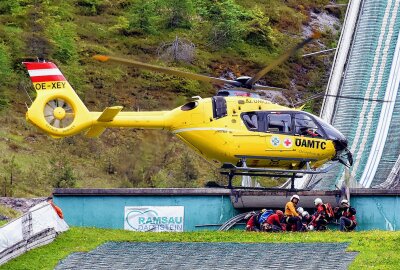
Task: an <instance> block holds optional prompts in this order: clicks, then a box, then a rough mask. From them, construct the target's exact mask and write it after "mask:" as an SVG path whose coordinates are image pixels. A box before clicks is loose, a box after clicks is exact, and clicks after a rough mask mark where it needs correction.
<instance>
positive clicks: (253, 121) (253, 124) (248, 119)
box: [242, 113, 258, 131]
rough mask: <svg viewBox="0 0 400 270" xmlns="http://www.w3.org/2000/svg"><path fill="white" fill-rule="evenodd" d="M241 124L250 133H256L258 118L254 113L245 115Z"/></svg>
mask: <svg viewBox="0 0 400 270" xmlns="http://www.w3.org/2000/svg"><path fill="white" fill-rule="evenodd" d="M242 119H243V122H244V123H245V125H246V127H247V128H248V129H249V130H251V131H258V116H257V114H255V113H246V114H243V115H242Z"/></svg>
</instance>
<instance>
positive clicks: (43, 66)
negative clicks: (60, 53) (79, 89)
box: [24, 62, 67, 90]
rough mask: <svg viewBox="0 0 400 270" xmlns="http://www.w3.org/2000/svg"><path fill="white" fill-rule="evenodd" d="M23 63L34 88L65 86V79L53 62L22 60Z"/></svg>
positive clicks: (58, 87)
mask: <svg viewBox="0 0 400 270" xmlns="http://www.w3.org/2000/svg"><path fill="white" fill-rule="evenodd" d="M24 65H25V67H26V68H27V69H28V73H29V76H30V77H31V80H32V83H33V85H34V87H35V89H36V90H54V89H63V88H65V86H66V83H67V80H66V79H65V77H64V76H63V74H62V73H61V71H60V70H59V69H58V67H57V66H56V65H55V64H54V63H51V62H47V63H40V62H24Z"/></svg>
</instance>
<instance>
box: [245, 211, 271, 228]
mask: <svg viewBox="0 0 400 270" xmlns="http://www.w3.org/2000/svg"><path fill="white" fill-rule="evenodd" d="M265 211H266V209H262V210H261V211H260V212H259V213H256V212H253V213H252V215H251V217H250V219H249V220H248V221H247V223H246V231H250V232H258V231H260V222H259V219H260V216H261V215H262V214H263V213H264V212H265Z"/></svg>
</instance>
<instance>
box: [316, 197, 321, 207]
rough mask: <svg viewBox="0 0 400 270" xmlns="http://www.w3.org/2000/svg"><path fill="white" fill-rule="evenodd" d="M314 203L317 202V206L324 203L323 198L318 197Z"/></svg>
mask: <svg viewBox="0 0 400 270" xmlns="http://www.w3.org/2000/svg"><path fill="white" fill-rule="evenodd" d="M314 204H315V206H317V205H319V204H322V200H321V198H316V199H315V200H314Z"/></svg>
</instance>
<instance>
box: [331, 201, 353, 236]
mask: <svg viewBox="0 0 400 270" xmlns="http://www.w3.org/2000/svg"><path fill="white" fill-rule="evenodd" d="M335 217H336V219H339V223H340V231H342V232H349V231H352V230H354V229H355V228H356V226H357V220H356V209H355V208H354V207H351V206H350V204H349V201H348V200H342V201H341V202H340V207H338V208H335Z"/></svg>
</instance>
